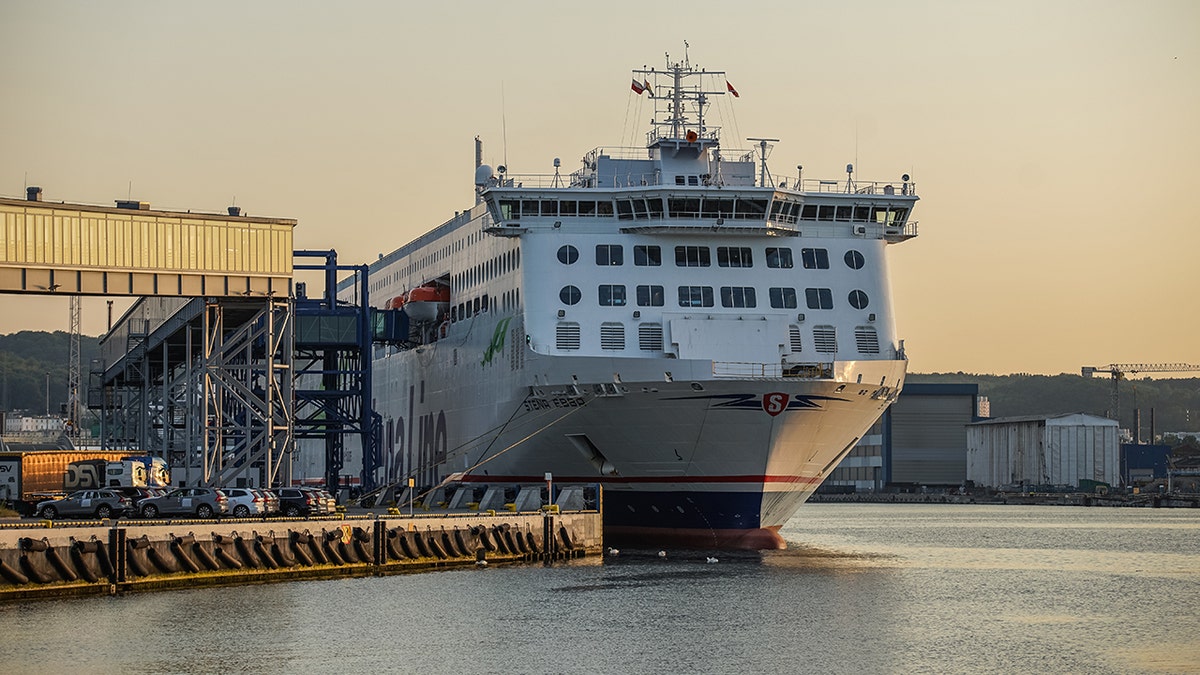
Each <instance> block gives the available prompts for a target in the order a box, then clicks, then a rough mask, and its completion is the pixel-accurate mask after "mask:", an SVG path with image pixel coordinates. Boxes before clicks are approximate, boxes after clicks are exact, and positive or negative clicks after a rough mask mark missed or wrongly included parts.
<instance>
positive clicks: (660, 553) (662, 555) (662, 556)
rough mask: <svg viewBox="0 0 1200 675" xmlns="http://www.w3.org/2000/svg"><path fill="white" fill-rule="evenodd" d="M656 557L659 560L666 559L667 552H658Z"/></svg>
mask: <svg viewBox="0 0 1200 675" xmlns="http://www.w3.org/2000/svg"><path fill="white" fill-rule="evenodd" d="M658 557H660V558H665V557H667V552H666V551H659V552H658Z"/></svg>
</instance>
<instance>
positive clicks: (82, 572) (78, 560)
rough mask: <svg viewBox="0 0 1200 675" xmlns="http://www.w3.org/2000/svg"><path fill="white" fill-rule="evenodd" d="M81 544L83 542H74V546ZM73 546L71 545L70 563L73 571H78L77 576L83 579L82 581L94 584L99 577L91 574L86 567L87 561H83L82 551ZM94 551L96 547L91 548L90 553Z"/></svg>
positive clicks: (90, 569)
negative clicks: (73, 566) (73, 567)
mask: <svg viewBox="0 0 1200 675" xmlns="http://www.w3.org/2000/svg"><path fill="white" fill-rule="evenodd" d="M82 543H83V542H79V541H77V542H75V544H82ZM75 544H72V545H71V562H72V563H73V564H74V565H75V569H77V570H79V576H81V577H83V579H84V581H87V582H88V583H96V581H97V580H98V579H99V577H97V576H96V574H95V573H94V572H92V568H91V567H89V566H88V564H87V560H85V559H84V557H83V554H84V550H83V549H82V548H81V547H79V546H76V545H75ZM95 550H96V547H95V546H93V547H92V552H95Z"/></svg>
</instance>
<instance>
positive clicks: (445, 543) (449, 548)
mask: <svg viewBox="0 0 1200 675" xmlns="http://www.w3.org/2000/svg"><path fill="white" fill-rule="evenodd" d="M440 536H441V540H442V550H443V551H445V552H446V553H448V554H450V557H451V558H461V557H462V556H463V555H465V553H463V551H461V550H459V548H458V546H457V545H456V544H455V543H454V539H453V538H452V537H451V536H450V533H449V532H447V531H446V528H444V527H443V528H442V531H441V535H440Z"/></svg>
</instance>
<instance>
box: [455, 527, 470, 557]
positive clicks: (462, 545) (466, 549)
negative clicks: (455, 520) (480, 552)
mask: <svg viewBox="0 0 1200 675" xmlns="http://www.w3.org/2000/svg"><path fill="white" fill-rule="evenodd" d="M454 543H455V544H456V545H457V546H458V550H459V551H461V552H462V554H463V555H471V547H470V546H467V538H466V537H464V536H463V533H462V530H460V529H458V528H457V527H456V528H454Z"/></svg>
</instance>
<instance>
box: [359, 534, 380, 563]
mask: <svg viewBox="0 0 1200 675" xmlns="http://www.w3.org/2000/svg"><path fill="white" fill-rule="evenodd" d="M354 552H355V553H356V554H357V555H358V559H359V560H361V561H363V562H365V563H369V564H371V565H374V564H375V556H373V555H371V552H370V551H368V550H367V545H366V543H364V542H363V540H362V539H359V538H357V537H355V538H354Z"/></svg>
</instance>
